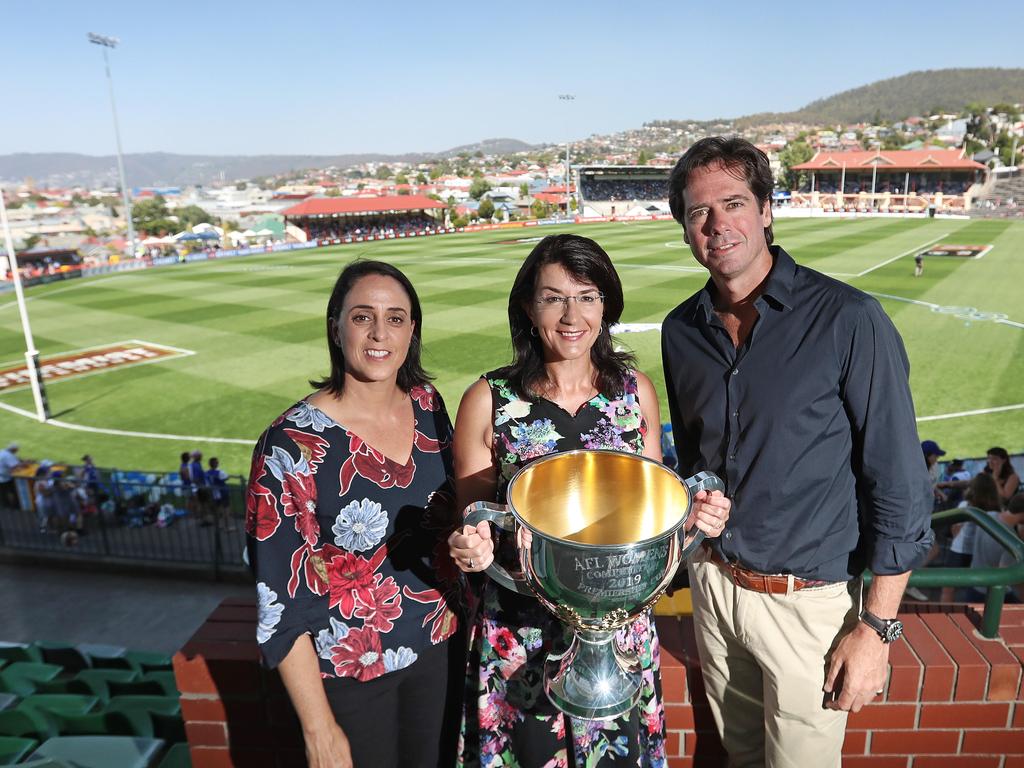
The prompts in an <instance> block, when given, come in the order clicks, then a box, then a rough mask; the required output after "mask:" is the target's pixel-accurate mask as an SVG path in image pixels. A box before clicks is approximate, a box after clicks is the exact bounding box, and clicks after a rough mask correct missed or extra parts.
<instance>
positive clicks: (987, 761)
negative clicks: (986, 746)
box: [911, 755, 1002, 768]
mask: <svg viewBox="0 0 1024 768" xmlns="http://www.w3.org/2000/svg"><path fill="white" fill-rule="evenodd" d="M1001 760H1002V758H1001V757H997V756H995V755H993V756H992V757H982V756H981V755H941V756H940V755H917V756H915V757H914V761H913V762H912V763H911V765H912V766H913V768H1000V765H999V764H1000V762H1001Z"/></svg>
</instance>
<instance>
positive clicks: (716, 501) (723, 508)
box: [693, 491, 732, 539]
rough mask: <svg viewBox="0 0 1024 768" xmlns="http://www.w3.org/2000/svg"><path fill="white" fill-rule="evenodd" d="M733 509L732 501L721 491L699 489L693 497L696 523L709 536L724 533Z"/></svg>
mask: <svg viewBox="0 0 1024 768" xmlns="http://www.w3.org/2000/svg"><path fill="white" fill-rule="evenodd" d="M731 510H732V501H731V500H730V499H729V498H728V497H727V496H725V495H724V494H723V493H722V492H721V491H711V492H710V493H709V492H708V491H699V492H698V493H697V494H696V495H695V496H694V497H693V518H694V525H696V526H697V527H698V528H700V529H701V530H702V531H704V535H705V536H707V537H708V538H712V539H713V538H715V537H717V536H721V535H722V532H723V531H724V530H725V524H726V522H728V520H729V512H730V511H731Z"/></svg>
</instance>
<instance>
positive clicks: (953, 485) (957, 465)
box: [935, 459, 971, 509]
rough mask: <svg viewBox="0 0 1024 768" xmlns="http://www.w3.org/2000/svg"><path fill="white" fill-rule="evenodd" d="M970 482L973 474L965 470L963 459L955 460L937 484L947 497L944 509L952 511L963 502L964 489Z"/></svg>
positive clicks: (950, 463)
mask: <svg viewBox="0 0 1024 768" xmlns="http://www.w3.org/2000/svg"><path fill="white" fill-rule="evenodd" d="M970 480H971V473H970V472H968V471H967V470H966V469H964V460H963V459H953V460H952V461H950V462H949V464H947V465H946V470H945V472H943V473H942V479H941V480H940V481H939V482H938V483H936V484H935V487H936V488H938V489H939V490H941V491H942V492H943V493H944V494H945V495H946V501H945V503H944V504H943V509H952V508H953V507H955V506H957V505H958V504H959V503H960V502H961V501H962V500H963V497H964V489H965V488H967V484H968V483H969V482H970Z"/></svg>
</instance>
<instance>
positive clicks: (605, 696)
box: [544, 632, 642, 720]
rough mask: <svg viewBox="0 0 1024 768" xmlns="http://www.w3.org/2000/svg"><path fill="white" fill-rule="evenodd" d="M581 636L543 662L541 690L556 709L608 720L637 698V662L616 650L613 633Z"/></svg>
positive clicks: (628, 707)
mask: <svg viewBox="0 0 1024 768" xmlns="http://www.w3.org/2000/svg"><path fill="white" fill-rule="evenodd" d="M590 634H592V635H601V637H595V638H594V639H583V638H581V637H580V636H579V635H578V634H574V635H573V639H572V643H571V644H570V645H569V648H568V649H567V650H566V651H565V652H564V653H561V654H551V655H549V656H548V658H547V661H545V663H544V693H546V694H547V697H548V699H549V700H550V701H551V703H552V704H554V705H555V706H556V707H557V708H558V709H560V710H561V711H562V712H564V713H565V714H567V715H571V716H573V717H579V718H582V719H584V720H611V719H613V718H616V717H619V716H620V715H624V714H625V713H626V712H629V710H631V709H632V708H633V707H635V706H636V704H637V702H639V701H640V684H641V682H642V677H641V675H640V665H639V663H637V662H636V661H634V660H630V659H628V658H626V657H624V656H623V655H622V654H620V653H619V650H618V647H617V646H616V645H615V642H614V633H612V632H601V633H590Z"/></svg>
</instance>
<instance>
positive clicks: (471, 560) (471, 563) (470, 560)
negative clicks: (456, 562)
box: [469, 557, 474, 568]
mask: <svg viewBox="0 0 1024 768" xmlns="http://www.w3.org/2000/svg"><path fill="white" fill-rule="evenodd" d="M469 567H470V568H473V567H474V566H473V558H472V557H471V558H469Z"/></svg>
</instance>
